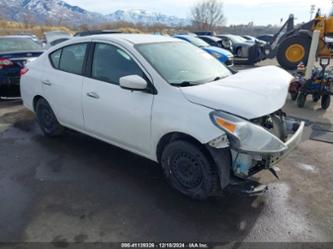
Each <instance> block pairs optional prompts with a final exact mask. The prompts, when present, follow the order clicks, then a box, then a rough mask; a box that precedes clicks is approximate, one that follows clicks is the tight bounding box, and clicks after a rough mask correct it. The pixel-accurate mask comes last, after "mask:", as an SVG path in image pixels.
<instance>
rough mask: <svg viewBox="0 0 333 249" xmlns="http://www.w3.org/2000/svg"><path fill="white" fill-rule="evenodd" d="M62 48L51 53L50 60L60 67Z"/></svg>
mask: <svg viewBox="0 0 333 249" xmlns="http://www.w3.org/2000/svg"><path fill="white" fill-rule="evenodd" d="M61 51H62V50H61V49H59V50H57V51H55V52H53V53H52V54H51V55H50V60H51V63H52V65H53V66H54V67H55V68H59V62H60V56H61Z"/></svg>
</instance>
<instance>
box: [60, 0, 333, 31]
mask: <svg viewBox="0 0 333 249" xmlns="http://www.w3.org/2000/svg"><path fill="white" fill-rule="evenodd" d="M65 1H66V2H67V3H69V4H72V5H77V6H79V7H81V8H84V9H86V10H89V11H95V12H99V13H102V14H108V13H111V12H113V11H115V10H118V9H144V10H148V11H154V12H160V13H163V14H166V15H174V16H178V17H190V8H191V7H192V6H193V4H195V3H196V2H197V0H65ZM223 2H224V14H225V16H226V18H227V25H231V24H248V23H249V22H254V24H255V25H267V24H273V25H279V24H280V22H281V19H282V18H283V20H286V19H287V18H288V16H289V14H294V15H295V17H296V22H304V21H308V20H310V6H311V5H315V6H316V8H321V9H322V12H323V13H328V11H329V10H330V8H331V6H332V0H224V1H223Z"/></svg>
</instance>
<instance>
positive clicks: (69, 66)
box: [42, 43, 88, 129]
mask: <svg viewBox="0 0 333 249" xmlns="http://www.w3.org/2000/svg"><path fill="white" fill-rule="evenodd" d="M87 48H88V43H78V44H74V45H69V46H66V47H64V48H61V49H59V50H56V51H55V52H53V53H52V54H50V57H49V59H50V62H51V64H52V67H48V68H47V69H46V70H45V72H44V75H43V77H42V88H43V93H44V96H45V97H46V98H47V100H48V102H49V103H50V105H51V107H52V109H53V110H54V112H55V114H56V116H57V118H58V120H59V121H60V122H61V123H63V124H65V125H66V126H69V127H73V128H77V129H82V128H83V113H82V103H81V93H82V84H83V76H82V72H83V67H84V62H85V57H86V51H87Z"/></svg>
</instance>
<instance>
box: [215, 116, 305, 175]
mask: <svg viewBox="0 0 333 249" xmlns="http://www.w3.org/2000/svg"><path fill="white" fill-rule="evenodd" d="M210 116H211V119H212V121H213V123H214V124H215V125H216V126H217V127H219V128H220V129H222V130H223V131H225V133H226V134H225V135H223V136H221V137H220V138H217V139H215V140H213V141H211V142H210V143H209V146H210V147H213V148H215V149H218V148H227V147H228V148H230V151H231V174H232V175H233V176H236V177H237V178H238V179H239V178H240V179H244V180H246V179H248V178H249V177H251V176H253V175H254V174H256V173H258V172H259V171H262V170H264V169H267V170H269V171H270V172H272V173H273V175H274V176H276V177H277V178H278V176H277V168H276V167H275V166H274V165H276V164H277V163H278V162H280V161H281V160H282V159H283V158H285V157H286V156H287V155H288V154H289V153H290V152H291V151H292V150H294V148H295V147H296V146H297V145H298V144H299V143H300V142H301V139H302V134H303V130H304V122H299V121H297V120H294V119H290V118H287V117H286V115H285V114H284V113H283V112H282V111H277V112H275V113H272V114H270V115H266V116H264V117H260V118H256V119H253V120H245V119H243V118H240V117H237V116H234V115H231V114H228V113H225V112H220V111H216V112H212V113H211V115H210Z"/></svg>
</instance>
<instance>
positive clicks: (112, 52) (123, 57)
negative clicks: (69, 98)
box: [82, 43, 154, 154]
mask: <svg viewBox="0 0 333 249" xmlns="http://www.w3.org/2000/svg"><path fill="white" fill-rule="evenodd" d="M128 75H139V76H141V77H144V73H143V71H142V69H141V68H140V67H139V66H138V64H137V63H136V62H135V61H134V60H133V59H132V57H131V56H130V55H129V54H128V53H127V52H125V51H124V50H123V49H120V48H118V47H116V46H114V45H111V44H105V43H96V45H95V49H94V55H93V59H92V65H91V75H90V77H89V78H85V79H84V81H83V92H82V101H83V111H84V119H85V129H86V130H87V131H88V132H89V133H91V134H94V135H95V136H97V137H100V138H102V139H104V140H107V141H108V142H110V143H113V144H116V145H118V146H120V147H123V148H125V149H128V150H131V151H133V152H137V153H140V154H147V153H148V152H149V149H150V125H151V108H152V104H153V99H154V95H152V94H150V93H147V92H144V91H131V90H126V89H123V88H121V87H120V86H119V79H120V78H121V77H123V76H128Z"/></svg>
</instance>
